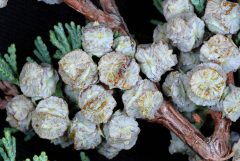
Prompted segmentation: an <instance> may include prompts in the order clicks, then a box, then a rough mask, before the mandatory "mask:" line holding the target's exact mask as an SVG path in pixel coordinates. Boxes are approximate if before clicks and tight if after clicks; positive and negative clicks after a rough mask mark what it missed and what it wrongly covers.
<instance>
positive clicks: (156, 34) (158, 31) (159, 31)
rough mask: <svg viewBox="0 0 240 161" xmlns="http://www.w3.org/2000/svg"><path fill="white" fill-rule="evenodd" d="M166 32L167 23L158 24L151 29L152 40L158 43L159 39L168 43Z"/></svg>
mask: <svg viewBox="0 0 240 161" xmlns="http://www.w3.org/2000/svg"><path fill="white" fill-rule="evenodd" d="M166 32H167V23H163V24H161V23H160V24H158V25H157V27H156V28H155V29H154V31H153V42H155V43H159V42H160V41H163V42H165V43H169V39H168V38H167V35H166Z"/></svg>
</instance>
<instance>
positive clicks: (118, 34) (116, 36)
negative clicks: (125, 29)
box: [113, 31, 122, 39]
mask: <svg viewBox="0 0 240 161" xmlns="http://www.w3.org/2000/svg"><path fill="white" fill-rule="evenodd" d="M120 36H122V33H121V32H118V31H116V32H114V34H113V37H114V39H116V38H118V37H120Z"/></svg>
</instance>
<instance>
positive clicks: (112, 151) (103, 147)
mask: <svg viewBox="0 0 240 161" xmlns="http://www.w3.org/2000/svg"><path fill="white" fill-rule="evenodd" d="M120 151H121V149H119V148H115V147H112V146H111V145H109V144H108V143H107V142H106V141H105V142H103V143H102V144H100V146H99V147H98V153H100V154H102V155H103V156H105V157H106V158H108V159H112V158H114V157H115V156H117V155H118V153H119V152H120Z"/></svg>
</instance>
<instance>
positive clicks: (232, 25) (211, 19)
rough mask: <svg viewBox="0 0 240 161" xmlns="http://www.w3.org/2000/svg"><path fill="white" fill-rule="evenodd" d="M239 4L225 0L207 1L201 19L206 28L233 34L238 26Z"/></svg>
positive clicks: (239, 19)
mask: <svg viewBox="0 0 240 161" xmlns="http://www.w3.org/2000/svg"><path fill="white" fill-rule="evenodd" d="M239 15H240V6H239V4H238V3H234V2H230V1H226V0H211V1H207V6H206V8H205V14H204V16H203V20H204V21H205V23H206V25H207V27H208V29H209V30H210V31H212V32H214V33H219V34H235V33H236V32H237V31H238V30H239V28H240V25H239V24H240V16H239Z"/></svg>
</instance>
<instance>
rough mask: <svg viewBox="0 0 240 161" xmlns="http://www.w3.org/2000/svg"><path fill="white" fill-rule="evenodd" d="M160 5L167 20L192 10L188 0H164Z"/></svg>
mask: <svg viewBox="0 0 240 161" xmlns="http://www.w3.org/2000/svg"><path fill="white" fill-rule="evenodd" d="M162 6H163V15H164V17H165V19H166V20H167V21H168V20H169V19H171V18H173V17H175V16H177V15H179V14H181V13H187V12H190V13H193V12H194V10H193V9H194V8H193V6H192V4H191V2H190V1H189V0H165V1H163V4H162Z"/></svg>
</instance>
